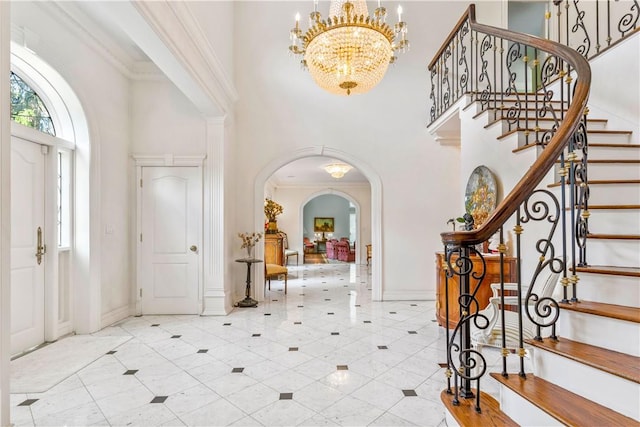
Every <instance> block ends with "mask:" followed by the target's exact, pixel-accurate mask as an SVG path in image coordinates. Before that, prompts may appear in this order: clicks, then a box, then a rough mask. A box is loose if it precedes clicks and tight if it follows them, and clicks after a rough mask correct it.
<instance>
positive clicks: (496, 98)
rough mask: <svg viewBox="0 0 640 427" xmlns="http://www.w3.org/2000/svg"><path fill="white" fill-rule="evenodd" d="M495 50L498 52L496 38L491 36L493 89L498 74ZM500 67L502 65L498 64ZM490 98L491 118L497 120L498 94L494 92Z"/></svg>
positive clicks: (495, 85)
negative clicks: (491, 101)
mask: <svg viewBox="0 0 640 427" xmlns="http://www.w3.org/2000/svg"><path fill="white" fill-rule="evenodd" d="M497 50H498V45H497V43H496V37H495V36H493V84H492V86H493V87H494V88H497V87H498V85H497V84H496V83H497V81H496V75H497V72H498V71H497V70H498V62H497V61H496V53H497ZM500 65H502V64H500ZM491 98H492V99H493V118H494V119H496V118H497V116H496V112H497V111H498V110H497V107H498V94H497V93H496V92H495V90H494V91H493V92H492V94H491Z"/></svg>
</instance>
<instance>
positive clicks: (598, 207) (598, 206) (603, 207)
mask: <svg viewBox="0 0 640 427" xmlns="http://www.w3.org/2000/svg"><path fill="white" fill-rule="evenodd" d="M594 209H640V205H589V210H590V211H591V210H594Z"/></svg>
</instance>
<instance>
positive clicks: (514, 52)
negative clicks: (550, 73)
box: [505, 43, 522, 129]
mask: <svg viewBox="0 0 640 427" xmlns="http://www.w3.org/2000/svg"><path fill="white" fill-rule="evenodd" d="M520 59H522V45H521V44H520V43H512V44H511V46H509V49H507V57H506V59H505V66H506V67H507V73H508V76H509V78H508V82H507V89H506V91H505V95H506V96H514V97H515V101H514V102H513V105H511V106H510V107H509V110H507V122H508V123H509V129H511V128H512V126H516V127H517V126H518V121H519V120H520V116H521V113H522V100H521V99H520V94H519V93H518V89H517V87H516V79H517V75H518V73H517V71H516V69H515V66H516V63H517V62H518V61H519V60H520Z"/></svg>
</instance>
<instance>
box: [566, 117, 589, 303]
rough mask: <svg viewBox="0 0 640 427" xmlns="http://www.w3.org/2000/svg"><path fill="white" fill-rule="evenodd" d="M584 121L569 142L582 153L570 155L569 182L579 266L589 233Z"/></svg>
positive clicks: (586, 144)
mask: <svg viewBox="0 0 640 427" xmlns="http://www.w3.org/2000/svg"><path fill="white" fill-rule="evenodd" d="M586 122H587V120H586V117H585V118H583V120H582V121H581V122H580V124H579V126H578V129H576V131H575V133H574V134H573V137H572V138H571V142H570V143H569V150H570V152H571V153H575V152H580V153H581V154H582V156H581V157H580V158H579V159H578V158H576V156H575V155H572V156H571V160H572V167H571V170H572V180H571V183H572V185H573V191H574V200H575V203H574V206H575V208H574V209H575V213H574V218H575V219H576V224H575V229H574V239H575V241H576V245H577V246H578V251H579V253H578V265H580V266H585V265H587V235H588V234H589V180H588V177H587V170H588V169H587V160H588V154H589V145H588V143H587V124H586ZM574 298H575V296H574Z"/></svg>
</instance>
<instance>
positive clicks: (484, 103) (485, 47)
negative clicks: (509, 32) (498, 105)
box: [479, 35, 493, 111]
mask: <svg viewBox="0 0 640 427" xmlns="http://www.w3.org/2000/svg"><path fill="white" fill-rule="evenodd" d="M489 49H491V36H489V35H485V36H484V37H483V38H482V43H481V44H480V61H481V62H482V70H481V71H480V78H479V82H480V83H484V89H482V93H481V94H480V106H481V109H482V110H483V111H484V110H486V109H487V108H488V107H489V102H490V96H491V91H492V90H493V89H492V87H491V80H490V78H489V72H488V65H489V60H488V59H487V58H486V54H487V52H488V51H489Z"/></svg>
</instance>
